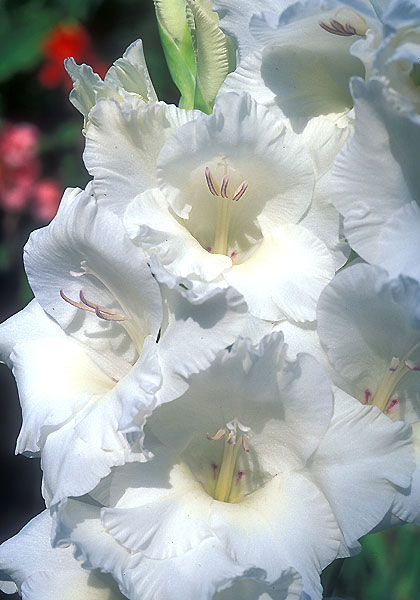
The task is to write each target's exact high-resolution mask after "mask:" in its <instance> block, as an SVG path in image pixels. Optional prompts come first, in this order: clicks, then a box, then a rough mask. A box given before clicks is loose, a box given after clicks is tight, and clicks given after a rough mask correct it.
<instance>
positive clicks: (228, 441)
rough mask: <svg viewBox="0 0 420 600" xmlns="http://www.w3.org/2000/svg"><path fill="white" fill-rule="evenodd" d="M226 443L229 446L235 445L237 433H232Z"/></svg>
mask: <svg viewBox="0 0 420 600" xmlns="http://www.w3.org/2000/svg"><path fill="white" fill-rule="evenodd" d="M226 443H227V444H231V445H235V444H236V432H235V431H230V432H229V435H228V436H227V438H226Z"/></svg>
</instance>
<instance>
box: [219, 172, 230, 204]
mask: <svg viewBox="0 0 420 600" xmlns="http://www.w3.org/2000/svg"><path fill="white" fill-rule="evenodd" d="M228 184H229V177H228V176H227V175H224V177H223V179H222V185H221V186H220V195H221V196H222V198H227V197H228V189H227V188H228Z"/></svg>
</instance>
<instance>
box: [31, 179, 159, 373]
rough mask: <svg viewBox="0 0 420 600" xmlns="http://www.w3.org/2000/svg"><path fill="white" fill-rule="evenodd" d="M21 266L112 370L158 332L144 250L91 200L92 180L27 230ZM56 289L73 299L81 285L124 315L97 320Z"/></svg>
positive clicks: (58, 315) (46, 304)
mask: <svg viewBox="0 0 420 600" xmlns="http://www.w3.org/2000/svg"><path fill="white" fill-rule="evenodd" d="M25 266H26V271H27V274H28V279H29V282H30V284H31V287H32V289H33V290H34V293H35V296H36V298H37V300H38V302H39V303H40V304H41V306H42V307H43V308H44V310H46V312H47V313H48V314H49V315H50V316H51V317H53V318H54V319H55V320H56V321H58V323H59V324H60V325H61V326H62V327H63V328H64V329H67V331H68V332H69V333H71V334H72V335H74V337H76V338H77V339H79V340H80V341H82V342H83V343H84V344H86V346H87V347H88V348H91V349H92V353H94V354H93V357H94V360H95V361H96V362H97V363H98V364H100V365H101V366H103V368H104V369H106V370H107V372H108V373H110V375H111V376H112V377H115V378H117V379H119V378H120V377H121V376H122V375H124V374H125V373H126V372H127V371H128V369H129V368H130V366H131V364H132V363H133V362H134V361H135V360H136V358H137V356H138V355H139V354H140V352H141V348H142V345H143V341H144V338H145V337H146V336H147V335H148V334H151V335H153V336H154V337H156V336H157V333H158V331H159V327H160V325H161V319H162V312H161V310H162V308H161V298H160V293H159V288H158V285H157V283H156V281H155V280H154V279H153V277H152V275H151V273H150V270H149V268H148V266H147V262H146V257H145V256H144V254H143V253H142V251H141V250H140V249H138V248H136V247H135V246H134V245H133V244H132V242H131V241H130V240H129V238H128V236H127V235H126V234H125V232H124V229H123V227H122V224H121V223H120V221H119V220H118V218H117V217H116V216H115V215H113V214H112V213H111V212H110V211H108V210H106V209H105V208H104V207H100V206H99V205H98V204H97V202H96V200H95V197H94V196H92V195H91V187H90V186H89V187H88V188H87V189H86V190H85V191H80V190H78V189H75V190H67V191H66V193H65V194H64V197H63V200H62V202H61V205H60V209H59V211H58V213H57V216H56V217H55V218H54V219H53V221H52V222H51V223H50V225H49V226H48V227H44V228H43V229H40V230H38V231H35V232H34V233H33V234H32V235H31V237H30V239H29V242H28V243H27V245H26V246H25ZM86 271H87V273H86V274H83V273H85V272H86ZM82 274H83V275H82ZM133 281H136V285H135V286H133V285H132V282H133ZM60 290H63V292H64V294H65V295H66V296H67V297H69V298H71V299H72V300H74V301H79V302H80V299H79V292H80V290H82V291H83V293H84V296H85V298H86V299H87V300H88V301H89V302H92V303H93V304H96V305H99V306H104V307H108V308H113V309H115V310H116V312H117V313H118V314H122V316H123V317H126V318H127V319H126V320H125V321H118V322H116V321H113V320H104V319H100V318H98V317H97V316H96V314H95V313H88V312H84V311H82V310H80V309H78V308H75V307H74V306H72V305H70V304H69V303H68V302H65V301H64V300H63V298H62V297H60Z"/></svg>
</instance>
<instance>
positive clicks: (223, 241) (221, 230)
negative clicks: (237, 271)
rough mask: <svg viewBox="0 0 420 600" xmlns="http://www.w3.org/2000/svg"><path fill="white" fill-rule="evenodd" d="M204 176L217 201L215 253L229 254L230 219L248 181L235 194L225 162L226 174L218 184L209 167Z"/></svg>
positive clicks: (245, 189) (243, 182) (213, 249)
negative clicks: (231, 190)
mask: <svg viewBox="0 0 420 600" xmlns="http://www.w3.org/2000/svg"><path fill="white" fill-rule="evenodd" d="M204 176H205V179H206V183H207V187H208V189H209V192H210V194H211V195H212V196H215V197H216V198H217V199H218V201H217V222H216V231H215V235H214V244H213V248H212V251H213V252H214V253H215V254H224V255H226V256H227V254H228V238H229V229H230V220H231V216H232V210H233V206H234V204H235V202H238V201H239V200H240V199H241V198H242V197H243V196H244V194H245V193H246V191H247V189H248V181H246V180H244V181H242V183H241V184H240V185H239V186H238V187H237V188H236V189H235V190H234V192H233V194H232V193H231V192H230V191H229V188H230V187H231V180H230V177H229V175H228V173H227V166H226V164H225V174H224V176H223V178H222V181H221V182H220V184H217V183H216V182H215V180H214V178H213V176H212V174H211V172H210V169H209V167H206V168H205V171H204Z"/></svg>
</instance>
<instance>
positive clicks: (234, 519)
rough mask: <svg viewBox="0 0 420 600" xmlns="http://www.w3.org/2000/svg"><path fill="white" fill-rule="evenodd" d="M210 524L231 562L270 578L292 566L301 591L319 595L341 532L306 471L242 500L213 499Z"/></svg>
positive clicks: (279, 479) (287, 475) (283, 476)
mask: <svg viewBox="0 0 420 600" xmlns="http://www.w3.org/2000/svg"><path fill="white" fill-rule="evenodd" d="M210 523H211V525H212V528H213V530H214V532H215V533H216V534H217V535H218V537H219V538H220V540H221V541H222V542H223V544H224V545H225V547H226V548H227V549H228V551H229V552H230V553H231V554H232V556H233V557H234V558H235V560H237V561H239V562H244V561H249V562H251V563H253V564H255V565H257V566H260V567H262V568H264V570H265V571H266V572H267V577H268V578H269V579H277V577H279V575H280V574H281V572H282V571H284V570H285V569H286V568H287V566H288V565H290V564H291V565H293V567H294V568H295V569H297V570H298V571H299V573H301V574H302V580H303V589H304V591H305V592H306V593H308V594H309V595H310V597H311V598H313V600H317V599H321V597H322V588H321V584H320V581H319V573H320V572H321V569H323V568H324V567H325V566H326V565H327V564H329V563H330V562H331V561H332V560H334V558H335V557H336V556H337V551H338V546H339V542H340V537H341V536H340V531H339V528H338V526H337V523H336V520H335V518H334V516H333V513H332V512H331V508H330V506H329V504H328V502H327V500H326V499H325V497H324V496H323V495H322V494H321V492H320V491H319V488H318V487H316V486H315V485H314V484H313V483H312V482H311V481H310V480H309V479H307V478H306V477H305V476H304V475H301V474H300V473H283V474H281V475H279V476H278V477H277V478H275V479H272V480H271V481H270V482H269V483H268V484H266V485H265V486H264V487H263V488H260V489H259V490H257V491H256V492H254V493H253V494H252V495H250V496H248V497H247V500H246V501H245V502H243V503H239V504H229V503H214V504H213V506H212V511H211V516H210ZM297 523H298V524H299V526H298V527H296V524H297ZM302 548H305V550H304V551H302Z"/></svg>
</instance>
